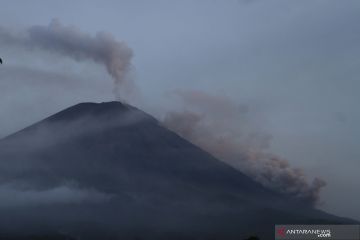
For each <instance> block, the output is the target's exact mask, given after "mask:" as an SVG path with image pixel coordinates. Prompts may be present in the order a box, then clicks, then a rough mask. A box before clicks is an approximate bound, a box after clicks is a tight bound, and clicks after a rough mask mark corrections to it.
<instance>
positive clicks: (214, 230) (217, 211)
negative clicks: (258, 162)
mask: <svg viewBox="0 0 360 240" xmlns="http://www.w3.org/2000/svg"><path fill="white" fill-rule="evenodd" d="M2 196H7V197H5V198H4V197H2ZM0 197H1V199H2V200H0V213H1V214H2V216H6V220H0V226H1V227H0V233H1V232H3V233H4V234H5V235H6V234H8V235H11V234H14V232H17V231H18V230H19V229H21V231H22V232H23V233H24V234H25V233H26V234H39V233H40V234H41V233H42V232H55V233H65V234H66V236H72V237H73V238H75V239H76V238H77V237H83V238H84V237H85V238H86V239H118V238H120V237H121V239H127V238H128V239H136V238H137V239H151V238H154V239H161V238H164V239H169V238H171V239H173V238H179V239H199V238H200V239H216V238H217V237H218V238H220V239H239V238H240V239H241V238H242V237H245V236H246V235H248V234H254V233H256V234H258V235H260V236H263V237H266V238H267V239H268V238H272V237H273V226H274V224H275V223H345V222H351V220H347V219H342V218H338V217H335V216H331V215H328V214H326V213H324V212H321V211H318V210H315V209H313V208H312V207H311V206H307V205H306V204H303V203H300V202H297V201H296V200H294V199H291V198H290V197H288V196H285V195H281V194H278V193H275V192H272V191H271V190H268V189H266V188H264V187H262V186H261V185H260V184H258V183H256V182H254V181H252V180H251V179H250V178H248V177H247V176H245V175H244V174H242V173H241V172H239V171H237V170H235V169H233V168H232V167H230V166H228V165H227V164H225V163H223V162H221V161H219V160H217V159H215V158H214V157H212V156H211V155H209V154H208V153H206V152H204V151H203V150H201V149H199V148H198V147H196V146H194V145H193V144H191V143H189V142H187V141H186V140H184V139H182V138H181V137H179V136H178V135H176V134H175V133H173V132H171V131H169V130H167V129H166V128H164V127H163V126H162V125H161V124H160V123H159V122H158V121H157V120H156V119H154V118H153V117H151V116H150V115H148V114H146V113H144V112H142V111H140V110H138V109H136V108H134V107H132V106H129V105H126V104H122V103H120V102H109V103H100V104H96V103H82V104H78V105H75V106H73V107H70V108H68V109H65V110H64V111H61V112H59V113H57V114H55V115H53V116H51V117H49V118H47V119H45V120H43V121H41V122H39V123H36V124H34V125H32V126H30V127H28V128H26V129H23V130H22V131H19V132H17V133H15V134H13V135H11V136H9V137H7V138H5V139H3V140H1V141H0ZM4 219H5V218H4ZM9 220H11V224H9Z"/></svg>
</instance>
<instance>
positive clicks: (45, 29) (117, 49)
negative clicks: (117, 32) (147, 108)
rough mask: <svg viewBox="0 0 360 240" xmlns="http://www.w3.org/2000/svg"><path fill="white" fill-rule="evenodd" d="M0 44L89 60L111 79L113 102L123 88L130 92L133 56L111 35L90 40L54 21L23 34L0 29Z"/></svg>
mask: <svg viewBox="0 0 360 240" xmlns="http://www.w3.org/2000/svg"><path fill="white" fill-rule="evenodd" d="M0 43H3V44H6V45H14V46H17V47H19V46H20V47H22V48H25V49H28V50H37V49H40V50H43V51H49V52H54V53H57V54H60V55H64V56H67V57H70V58H72V59H74V60H76V61H84V60H92V61H94V62H96V63H99V64H102V65H104V66H105V67H106V70H107V72H108V73H109V74H110V75H111V77H112V78H113V80H114V94H115V96H116V98H118V99H119V98H120V94H121V88H122V87H124V88H126V91H131V90H133V87H134V85H133V83H132V82H130V81H128V80H129V79H128V78H127V77H128V73H129V71H130V69H131V60H132V57H133V52H132V50H131V49H130V48H129V47H128V46H127V45H126V44H125V43H124V42H121V41H117V40H116V39H115V38H114V37H113V36H112V35H111V34H110V33H106V32H98V33H97V34H96V35H95V36H91V35H89V34H87V33H84V32H82V31H80V30H79V29H78V28H76V27H74V26H64V25H62V24H61V22H60V21H59V20H57V19H54V20H52V21H51V22H50V24H49V25H48V26H32V27H30V28H28V29H26V30H25V31H22V32H14V31H11V30H8V29H6V28H4V27H1V26H0ZM124 92H125V91H124Z"/></svg>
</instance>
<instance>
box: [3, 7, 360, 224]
mask: <svg viewBox="0 0 360 240" xmlns="http://www.w3.org/2000/svg"><path fill="white" fill-rule="evenodd" d="M0 6H1V8H0V25H1V26H3V27H7V28H9V29H13V30H17V29H20V30H21V29H22V28H26V27H29V26H32V25H48V24H49V22H50V21H51V20H52V19H53V18H58V19H59V20H60V21H61V22H62V23H63V24H64V25H75V26H77V27H79V29H81V31H84V32H88V33H90V34H95V33H96V32H97V31H106V32H110V33H112V34H113V35H114V36H115V37H116V38H117V39H118V40H122V41H125V42H126V43H127V44H128V45H129V47H130V48H132V49H133V52H134V59H133V71H132V78H133V79H134V80H135V84H136V85H137V87H138V91H139V95H141V99H142V100H141V101H140V100H139V102H141V103H139V105H141V106H143V107H144V108H145V109H146V110H148V111H150V112H151V113H153V114H161V109H163V108H164V109H169V108H172V107H174V106H175V105H176V101H175V100H172V97H169V93H171V92H172V91H176V90H179V89H181V90H198V91H203V92H206V93H209V94H217V95H223V96H226V97H228V98H230V99H232V101H234V102H237V103H239V104H245V105H247V106H249V108H250V109H251V111H252V112H253V114H255V115H256V121H258V122H259V124H261V126H262V128H263V129H266V132H267V133H269V134H271V136H272V140H271V145H270V150H271V151H272V152H274V153H276V154H278V155H280V156H283V157H284V158H287V159H288V160H289V162H290V163H291V164H292V165H293V166H296V167H301V168H303V169H304V170H305V172H306V174H307V175H309V177H314V176H320V177H322V178H323V179H325V180H326V181H327V182H328V185H327V186H326V187H325V188H324V190H323V192H322V199H323V200H324V204H323V205H322V206H321V208H323V209H326V210H328V211H329V212H331V213H335V214H338V215H341V216H349V217H354V218H357V219H360V207H359V204H358V203H359V202H360V193H359V191H358V188H359V182H360V176H359V174H358V169H359V167H360V161H359V160H360V151H359V142H360V127H359V126H358V123H359V122H360V110H359V107H358V106H357V104H358V103H359V100H360V96H359V94H358V91H359V89H360V82H359V81H358V77H359V76H360V58H359V57H358V56H360V25H359V22H360V2H359V1H357V0H354V1H351V0H347V1H341V0H332V1H331V0H315V1H310V0H304V1H268V0H266V1H265V0H253V1H235V0H229V1H220V0H217V1H215V0H209V1H157V0H155V1H100V0H99V1H95V0H91V1H85V0H83V1H75V0H74V1H46V0H44V1H35V0H34V1H16V0H11V1H10V0H9V1H5V0H0ZM0 56H1V57H2V58H3V60H4V65H3V66H1V69H0V116H1V118H0V136H5V135H7V134H9V133H11V132H13V131H16V130H18V129H21V128H23V127H25V126H27V125H28V124H31V123H33V122H35V121H37V120H40V119H41V118H44V117H46V116H48V115H50V114H52V113H55V112H57V111H58V110H61V109H63V108H65V107H68V106H70V105H72V104H75V103H78V102H83V101H108V100H111V99H113V95H112V88H113V87H112V80H111V78H110V76H108V74H107V73H106V70H105V68H104V67H103V66H101V65H97V64H95V63H93V62H91V61H88V62H80V63H79V62H76V61H74V60H71V59H69V58H65V57H63V56H58V55H56V54H53V53H47V52H41V51H28V50H24V49H18V48H13V47H9V46H0ZM170 95H171V94H170Z"/></svg>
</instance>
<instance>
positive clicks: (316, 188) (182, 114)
mask: <svg viewBox="0 0 360 240" xmlns="http://www.w3.org/2000/svg"><path fill="white" fill-rule="evenodd" d="M176 95H177V96H179V97H180V99H181V100H182V102H183V104H184V107H183V108H184V110H182V111H172V112H171V111H170V112H168V113H167V114H166V115H165V118H164V120H163V122H164V125H165V126H167V127H168V128H170V129H171V130H173V131H175V132H176V133H178V134H179V135H181V136H182V137H184V138H186V139H188V140H189V141H191V142H193V143H194V144H196V145H198V146H200V147H201V148H203V149H204V150H206V151H208V152H210V153H211V154H213V155H214V156H216V157H217V158H219V159H221V160H223V161H225V162H227V163H229V164H230V165H232V166H234V167H236V168H238V169H240V170H241V171H242V172H244V173H245V174H247V175H249V176H251V177H252V178H253V179H255V180H256V181H258V182H260V183H262V184H263V185H264V186H266V187H269V188H272V189H274V190H277V191H279V192H282V193H287V194H290V195H293V196H295V197H297V198H300V199H302V200H304V201H306V202H309V203H312V204H315V203H316V202H317V201H318V200H319V192H320V190H321V188H322V187H324V186H325V184H326V183H325V181H324V180H322V179H319V178H315V179H314V180H313V181H312V182H311V183H309V182H308V180H307V177H306V176H305V174H304V172H303V171H302V170H301V169H298V168H293V167H291V166H290V164H289V162H288V161H287V160H286V159H283V158H281V157H279V156H277V155H275V154H272V153H270V152H268V147H269V145H270V141H271V136H270V135H269V134H266V133H265V132H264V130H262V129H261V128H260V126H257V125H256V123H254V121H253V118H252V117H251V112H250V109H249V107H246V106H243V105H238V104H235V103H234V102H232V101H231V100H230V99H228V98H226V97H222V96H214V95H209V94H206V93H204V92H199V91H188V92H184V91H177V92H176Z"/></svg>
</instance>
